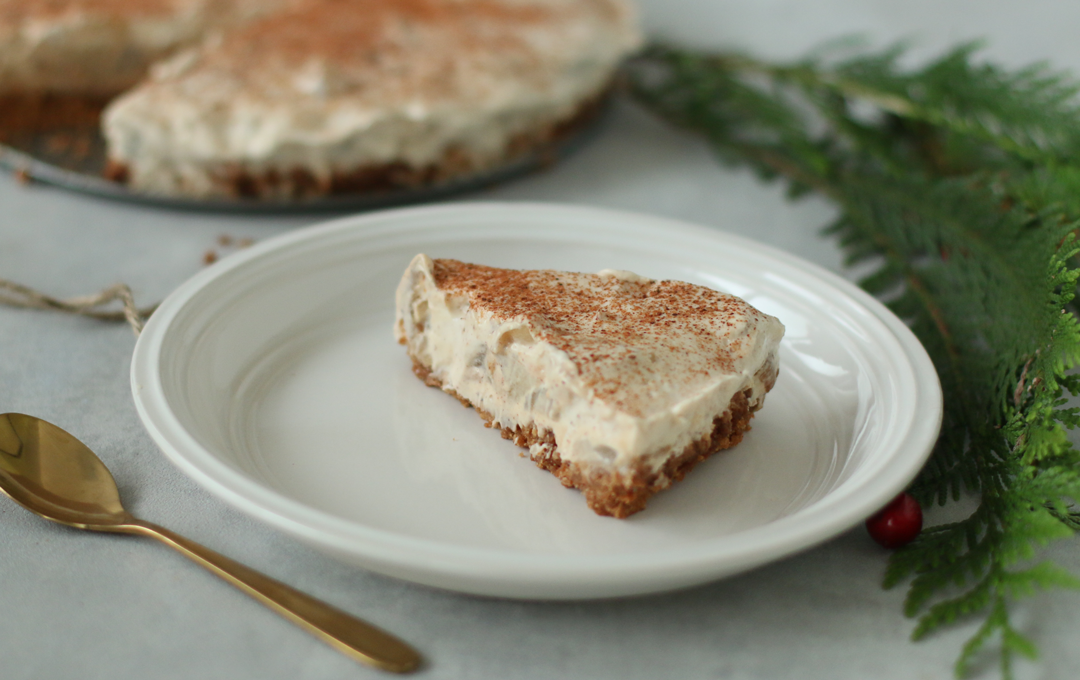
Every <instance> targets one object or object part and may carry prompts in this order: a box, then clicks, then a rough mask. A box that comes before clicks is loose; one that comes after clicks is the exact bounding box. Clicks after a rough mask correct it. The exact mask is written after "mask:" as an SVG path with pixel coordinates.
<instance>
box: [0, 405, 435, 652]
mask: <svg viewBox="0 0 1080 680" xmlns="http://www.w3.org/2000/svg"><path fill="white" fill-rule="evenodd" d="M0 491H3V492H4V493H5V494H7V495H8V496H10V497H11V499H12V500H14V501H15V502H16V503H18V504H19V505H21V506H23V507H24V508H26V509H27V510H29V511H31V512H33V513H36V514H38V515H40V516H42V517H44V518H46V519H50V520H52V521H54V522H59V523H61V524H66V525H68V526H72V527H76V528H78V529H90V530H92V531H109V532H115V533H127V534H140V535H143V536H151V537H153V538H156V539H158V540H159V541H161V542H162V543H165V544H166V545H168V546H169V547H171V548H174V549H176V550H177V551H179V552H180V553H182V554H183V555H184V556H186V557H188V558H189V559H191V560H193V561H194V562H196V563H198V564H199V565H201V566H203V567H206V568H207V569H209V570H210V571H212V572H214V573H215V574H217V575H218V576H220V577H222V578H223V579H225V580H226V581H228V582H229V583H231V584H232V585H234V586H236V587H237V588H239V589H240V590H242V591H244V592H245V593H247V594H248V595H251V596H252V597H254V598H255V599H257V600H259V601H260V602H262V603H263V604H265V605H267V606H268V607H270V608H271V609H273V610H274V611H276V612H278V613H279V614H281V615H283V616H284V617H285V618H287V619H289V620H290V621H292V622H293V623H296V624H297V625H299V626H300V627H302V628H304V629H305V630H307V631H308V632H310V633H312V634H314V635H315V636H316V637H318V638H320V639H321V640H323V641H324V642H326V643H327V644H329V645H331V646H332V647H334V648H335V649H337V650H338V651H340V652H343V653H344V654H346V655H348V656H350V657H352V658H354V659H356V660H358V661H361V662H363V663H367V664H370V665H373V666H376V667H377V668H381V669H383V670H388V671H394V672H399V673H403V672H408V671H412V670H415V669H416V668H418V667H419V665H420V661H421V659H420V655H419V654H418V653H417V652H416V651H415V650H414V649H413V648H412V647H410V646H409V645H407V644H406V643H404V642H402V641H401V640H399V639H398V638H396V637H394V636H393V635H390V634H389V633H387V632H385V631H383V630H380V629H379V628H376V627H375V626H372V625H371V624H369V623H366V622H364V621H361V620H359V619H357V618H355V617H353V616H352V615H350V614H348V613H346V612H343V611H341V610H339V609H335V608H334V607H331V606H330V605H328V604H326V603H325V602H321V601H319V600H316V599H315V598H313V597H310V596H309V595H305V594H304V593H301V592H300V591H298V590H295V589H293V588H292V587H290V586H287V585H285V584H284V583H281V582H280V581H275V580H274V579H272V578H270V577H268V576H265V575H263V574H261V573H259V572H257V571H255V570H254V569H251V568H249V567H246V566H244V565H242V564H240V563H239V562H235V561H233V560H231V559H229V558H228V557H225V556H224V555H221V554H219V553H216V552H214V551H213V550H210V549H209V548H206V547H204V546H202V545H199V544H198V543H195V542H194V541H191V540H189V539H186V538H184V537H183V536H180V535H178V534H175V533H173V532H171V531H169V530H168V529H165V528H163V527H159V526H157V525H156V524H152V523H150V522H146V521H144V520H140V519H137V518H135V517H134V516H132V515H131V514H130V513H128V512H127V511H126V510H125V509H124V507H123V505H121V504H120V491H119V490H118V489H117V488H116V481H115V480H114V479H113V476H112V474H111V473H110V472H109V469H108V468H107V467H105V464H104V463H102V462H101V459H100V458H98V457H97V456H96V455H95V454H94V452H93V451H91V450H90V449H89V448H88V447H87V446H86V445H85V444H83V443H82V442H81V441H79V440H78V439H76V438H75V437H73V436H71V435H70V434H68V433H67V432H65V431H64V430H62V429H60V428H59V427H57V426H56V425H53V424H52V423H49V422H47V421H44V420H41V419H40V418H35V417H33V416H28V415H24V414H21V413H5V414H0Z"/></svg>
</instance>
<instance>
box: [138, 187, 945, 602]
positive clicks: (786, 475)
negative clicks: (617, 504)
mask: <svg viewBox="0 0 1080 680" xmlns="http://www.w3.org/2000/svg"><path fill="white" fill-rule="evenodd" d="M417 252H426V253H428V254H430V255H432V256H435V257H452V258H458V259H463V260H469V261H474V262H480V263H485V264H491V265H497V266H504V267H514V268H559V269H567V270H578V271H597V270H599V269H603V268H615V269H628V270H631V271H635V272H638V273H640V274H643V275H647V276H650V277H653V278H676V279H682V280H686V281H691V282H694V283H699V284H703V285H708V286H712V287H715V288H718V289H722V290H726V291H729V292H732V293H735V294H737V295H740V296H742V297H744V298H746V299H747V300H749V301H750V302H751V303H752V304H754V305H756V306H757V307H759V308H760V309H762V310H763V311H766V312H769V313H771V314H774V315H776V316H777V317H779V318H780V319H781V320H782V321H783V322H784V324H785V325H786V326H787V335H786V336H785V339H784V342H783V346H782V348H781V371H780V379H779V380H778V382H777V383H776V387H775V388H774V389H773V391H772V392H771V393H770V394H769V396H768V399H767V400H766V404H765V408H764V409H763V410H762V411H761V412H759V414H758V416H757V418H755V420H754V427H753V430H752V431H751V432H750V433H749V434H748V435H747V437H746V438H745V439H744V440H743V442H742V443H741V444H740V445H739V446H738V447H736V448H734V449H732V450H730V451H727V452H724V453H722V454H719V455H717V456H714V457H713V458H711V459H710V460H708V461H707V462H705V463H703V464H702V465H700V466H698V467H697V468H696V469H695V470H694V472H693V473H692V474H691V475H689V476H688V477H687V479H685V480H684V481H682V482H680V483H679V484H677V485H676V486H675V487H673V488H672V489H669V490H667V491H665V492H663V493H661V494H660V495H658V496H656V497H655V498H653V499H652V500H651V501H650V503H649V507H648V508H647V509H646V510H645V511H644V512H641V513H639V514H637V515H634V516H633V517H631V518H630V519H627V520H616V519H611V518H607V517H598V516H596V515H594V514H593V513H592V512H591V511H590V510H589V509H588V508H587V507H586V506H585V502H584V500H583V499H582V498H581V496H580V494H579V493H578V492H577V491H574V490H569V489H564V488H563V487H562V486H561V485H560V484H559V482H558V480H557V479H556V478H555V477H554V476H552V475H550V474H548V473H546V472H543V471H541V470H539V469H537V468H536V467H535V466H534V465H532V463H530V462H529V461H528V460H526V459H523V458H521V457H520V456H519V449H518V448H517V447H515V446H514V445H513V444H512V443H510V442H508V441H506V440H503V439H502V438H500V437H499V435H498V433H497V432H495V431H493V430H489V429H485V428H484V427H483V426H482V421H481V420H480V418H479V417H478V416H477V415H476V414H475V413H474V412H473V411H472V410H471V409H465V408H462V407H461V405H460V404H459V403H458V402H457V400H455V399H453V398H452V397H449V396H447V395H445V394H443V393H442V392H440V391H439V390H435V389H431V388H428V387H425V386H424V385H423V384H422V383H421V382H420V381H419V380H417V379H416V378H415V377H414V376H413V375H412V372H411V370H410V366H411V364H410V361H409V359H408V358H407V357H406V356H405V352H404V350H403V349H402V348H401V347H400V346H399V345H397V344H396V343H395V342H394V339H393V336H392V332H391V327H392V323H393V316H394V311H393V292H394V289H395V287H396V286H397V282H398V279H399V277H400V275H401V272H402V271H403V270H404V268H405V265H406V264H407V263H408V261H409V259H410V258H411V257H412V256H413V255H415V254H416V253H417ZM131 378H132V388H133V391H134V395H135V403H136V405H137V407H138V410H139V414H140V416H141V417H142V419H143V422H144V423H145V425H146V427H147V429H148V430H149V432H150V434H151V435H152V436H153V438H154V439H155V441H156V442H157V443H158V445H159V446H160V447H161V449H162V450H163V451H164V452H165V454H166V455H167V456H168V457H169V458H170V459H171V460H172V461H173V462H174V463H175V464H176V465H177V466H179V467H180V469H181V470H183V471H184V472H185V473H187V474H188V475H190V476H191V477H192V478H193V479H195V480H196V481H197V482H198V483H200V484H201V485H203V486H204V487H206V488H207V489H208V490H210V491H211V492H212V493H214V494H216V495H218V496H220V497H221V498H223V499H225V500H226V501H227V502H229V503H231V504H232V505H234V506H235V507H237V508H239V509H241V510H242V511H244V512H247V513H249V514H251V515H253V516H254V517H256V518H258V519H260V520H263V521H265V522H267V523H269V524H270V525H272V526H274V527H277V528H279V529H281V530H282V531H285V532H287V533H289V534H292V535H294V536H296V537H298V538H300V539H302V540H304V541H306V542H308V543H310V544H312V545H314V546H316V547H318V548H321V549H323V550H325V551H328V552H329V553H332V554H334V555H337V556H339V557H341V558H343V559H345V560H349V561H351V562H354V563H355V564H358V565H360V566H363V567H366V568H368V569H372V570H375V571H378V572H382V573H385V574H389V575H392V576H396V577H399V578H403V579H408V580H412V581H416V582H419V583H424V584H428V585H433V586H437V587H442V588H450V589H454V590H461V591H466V592H470V593H478V594H485V595H498V596H509V597H526V598H591V597H607V596H616V595H627V594H637V593H647V592H656V591H662V590H667V589H672V588H677V587H682V586H688V585H693V584H697V583H702V582H706V581H709V580H712V579H716V578H719V577H722V576H725V575H729V574H733V573H736V572H739V571H743V570H746V569H749V568H751V567H754V566H757V565H760V564H763V563H765V562H768V561H770V560H774V559H777V558H779V557H782V556H785V555H790V554H792V553H794V552H796V551H799V550H802V549H804V548H807V547H809V546H811V545H814V544H816V543H820V542H822V541H824V540H826V539H828V538H830V537H832V536H835V535H836V534H838V533H840V532H842V531H844V530H845V529H848V528H849V527H851V526H853V525H855V524H857V523H858V522H860V521H861V520H862V519H864V518H865V517H866V516H868V515H869V514H871V513H872V512H874V511H875V510H877V509H878V508H879V507H880V506H882V505H884V504H885V503H886V502H888V500H889V499H890V498H891V497H892V496H893V495H895V494H896V493H897V492H899V491H900V490H901V489H902V488H903V487H904V486H905V485H906V484H907V483H908V482H909V481H910V480H911V479H912V477H913V476H914V475H915V474H916V473H917V472H918V470H919V468H920V467H921V466H922V464H923V463H924V461H925V460H926V457H927V455H928V453H929V451H930V448H931V446H932V445H933V442H934V439H935V437H936V434H937V431H938V427H939V425H940V420H941V392H940V387H939V385H938V380H937V375H936V374H935V372H934V369H933V366H932V365H931V363H930V361H929V359H928V358H927V356H926V354H925V352H924V351H923V349H922V347H921V345H920V344H919V343H918V341H917V340H916V339H915V337H914V336H913V335H912V334H911V333H910V332H909V331H908V329H907V328H906V327H905V326H904V325H903V324H902V323H901V322H900V321H899V320H898V319H897V318H896V317H895V316H893V315H892V314H891V313H890V312H889V311H888V310H886V309H885V308H884V307H883V306H882V305H880V304H879V303H877V302H876V301H875V300H874V299H873V298H871V297H869V296H868V295H866V294H864V293H863V292H862V291H860V290H859V289H858V288H856V287H855V286H852V285H851V284H849V283H847V282H845V281H843V280H842V279H840V278H838V277H836V276H834V275H832V274H829V273H828V272H826V271H824V270H822V269H820V268H818V267H816V266H814V265H811V264H808V263H806V262H803V261H801V260H799V259H797V258H795V257H792V256H791V255H787V254H785V253H782V252H780V251H777V250H774V249H772V248H768V247H766V246H762V245H760V244H757V243H754V242H751V241H748V240H745V239H741V238H737V237H734V236H730V235H727V234H724V233H722V232H719V231H716V230H713V229H707V228H703V227H697V226H694V225H689V224H684V223H680V222H674V221H671V220H666V219H661V218H657V217H651V216H646V215H635V214H628V213H620V212H614V211H607V210H597V209H591V208H582V207H570V206H558V205H539V204H526V203H516V204H515V203H508V204H498V203H495V204H457V205H445V206H435V207H428V208H419V209H408V210H396V211H390V212H383V213H377V214H368V215H365V216H360V217H353V218H347V219H343V220H338V221H335V222H331V223H328V224H325V225H321V226H317V227H313V228H309V229H305V230H301V231H296V232H292V233H289V234H287V235H285V236H282V237H279V238H275V239H271V240H268V241H266V242H264V243H261V244H259V245H257V246H255V247H253V248H251V249H249V250H247V251H244V252H242V253H240V254H238V255H235V256H232V257H230V258H227V259H225V260H222V261H221V262H219V263H218V264H216V265H214V266H213V267H210V268H208V269H206V270H204V271H203V272H201V273H200V274H199V275H197V276H195V277H194V278H192V279H191V280H190V281H188V282H187V283H185V284H184V285H183V286H181V287H180V288H178V289H177V290H176V291H175V292H174V293H173V294H172V295H171V296H170V297H169V298H168V299H167V300H166V301H165V303H164V304H163V305H162V306H161V308H160V309H159V310H158V311H157V312H156V313H155V314H154V315H153V317H152V318H151V319H150V323H149V324H148V325H147V326H146V329H145V331H144V332H143V334H142V336H141V337H140V338H139V341H138V344H137V345H136V348H135V355H134V359H133V362H132V371H131Z"/></svg>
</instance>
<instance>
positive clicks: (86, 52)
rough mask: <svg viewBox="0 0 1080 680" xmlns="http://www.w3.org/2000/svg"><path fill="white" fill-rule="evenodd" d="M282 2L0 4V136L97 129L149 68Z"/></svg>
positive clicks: (11, 0) (41, 0)
mask: <svg viewBox="0 0 1080 680" xmlns="http://www.w3.org/2000/svg"><path fill="white" fill-rule="evenodd" d="M282 2H284V0H0V133H2V132H3V131H10V130H18V129H22V128H33V129H42V128H44V129H48V128H52V127H60V126H64V125H75V124H92V125H96V124H97V117H98V115H99V113H100V111H101V109H102V107H104V106H105V103H106V102H107V101H108V100H109V99H110V98H111V97H114V96H116V95H117V94H119V93H120V92H122V91H123V90H125V89H127V88H129V87H131V86H133V85H135V84H136V83H137V82H139V80H141V79H142V78H143V77H145V76H146V74H147V71H148V70H149V68H150V65H151V64H152V63H154V62H155V61H157V60H159V59H162V58H163V57H167V56H169V55H170V54H172V53H173V52H175V51H176V50H178V49H181V48H184V47H188V46H190V45H194V44H196V43H197V42H199V41H201V40H202V39H203V38H204V37H205V35H206V34H207V33H208V32H211V31H214V30H221V29H226V28H228V27H230V26H234V25H236V24H239V23H242V22H244V21H247V20H250V19H251V18H253V17H255V16H258V15H259V14H262V13H265V12H267V11H269V10H271V9H273V8H274V7H276V6H277V5H279V4H282Z"/></svg>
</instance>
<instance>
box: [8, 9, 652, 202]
mask: <svg viewBox="0 0 1080 680" xmlns="http://www.w3.org/2000/svg"><path fill="white" fill-rule="evenodd" d="M629 3H630V0H0V139H3V135H4V132H5V130H10V129H11V128H12V127H19V126H26V125H28V124H29V125H38V127H39V128H40V127H45V128H48V127H49V126H50V125H54V124H57V123H67V122H70V120H68V119H71V120H76V119H92V120H94V121H95V122H96V120H97V118H98V116H99V114H100V117H101V130H102V133H103V135H104V137H105V142H106V146H107V156H108V168H107V170H106V175H107V176H108V177H110V178H112V179H115V180H117V181H121V182H126V183H128V184H129V185H130V186H131V187H133V188H134V189H136V190H138V191H140V192H145V193H151V194H159V195H164V196H186V197H195V198H208V197H235V196H253V197H263V198H298V197H308V196H322V195H326V194H333V193H349V192H358V191H369V190H380V189H389V188H398V187H416V186H420V185H437V184H440V183H443V182H446V181H448V180H451V179H455V178H460V177H465V176H470V177H471V176H476V175H477V173H480V174H483V173H484V172H485V171H487V170H489V169H492V168H498V167H502V166H504V165H507V164H510V163H511V162H512V161H514V160H515V159H517V158H520V157H522V156H523V155H525V154H533V155H534V156H537V155H542V154H543V153H544V150H545V149H547V148H550V144H551V142H553V141H555V140H558V139H560V138H562V137H563V136H564V135H566V134H568V132H569V131H572V130H574V129H576V128H577V127H579V126H580V124H581V123H582V122H583V121H585V120H587V119H588V118H589V117H590V116H592V115H593V114H594V113H595V112H596V109H597V105H598V102H599V101H600V100H601V99H602V98H603V97H604V95H605V93H606V92H607V91H608V90H609V88H610V87H611V85H612V82H613V80H614V78H615V76H616V72H617V69H618V65H619V64H620V62H621V61H622V59H623V58H624V57H625V56H626V55H627V54H629V53H630V52H631V51H633V50H634V49H636V48H637V46H638V45H639V44H640V42H641V37H640V34H639V31H638V28H637V24H636V16H635V13H634V11H633V7H632V6H631V5H630V4H629ZM106 105H107V108H105V110H104V113H101V111H102V108H103V107H105V106H106ZM43 121H44V122H45V123H47V124H42V122H43ZM39 124H40V125H39Z"/></svg>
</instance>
